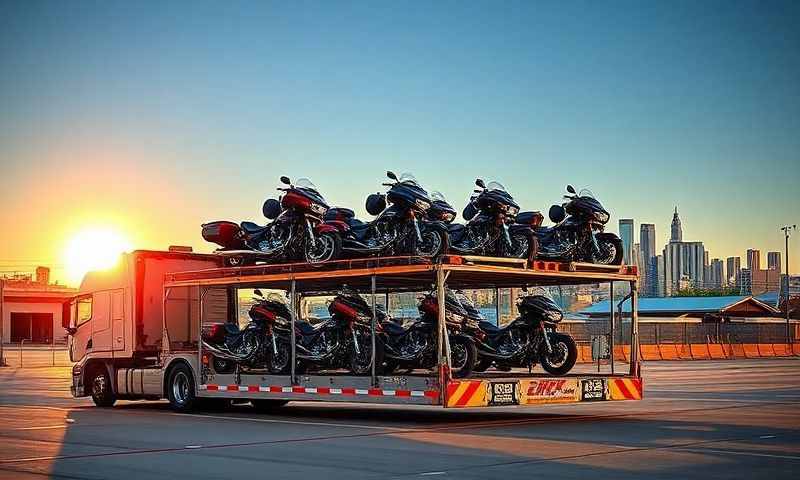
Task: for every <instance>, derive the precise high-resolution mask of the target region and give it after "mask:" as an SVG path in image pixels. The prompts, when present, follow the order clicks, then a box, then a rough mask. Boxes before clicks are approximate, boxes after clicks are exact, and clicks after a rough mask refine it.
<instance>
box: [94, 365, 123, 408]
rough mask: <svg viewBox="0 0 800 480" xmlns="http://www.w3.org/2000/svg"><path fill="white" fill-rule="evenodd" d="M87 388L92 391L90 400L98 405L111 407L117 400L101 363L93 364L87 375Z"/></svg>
mask: <svg viewBox="0 0 800 480" xmlns="http://www.w3.org/2000/svg"><path fill="white" fill-rule="evenodd" d="M88 379H89V388H91V391H92V401H94V404H95V405H97V406H98V407H111V406H113V405H114V402H116V401H117V397H116V395H114V389H113V388H112V387H111V379H110V378H109V377H108V372H107V371H106V369H105V367H104V366H103V365H97V366H95V367H94V368H93V369H92V370H91V372H90V374H89V376H88Z"/></svg>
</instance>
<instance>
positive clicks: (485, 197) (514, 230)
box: [440, 178, 536, 258]
mask: <svg viewBox="0 0 800 480" xmlns="http://www.w3.org/2000/svg"><path fill="white" fill-rule="evenodd" d="M475 185H477V186H478V187H479V188H478V189H476V190H475V195H473V196H472V198H471V199H470V202H469V203H468V204H467V206H466V207H465V208H464V211H463V213H462V215H463V217H464V219H465V220H467V223H466V224H465V225H462V224H457V223H456V224H449V225H448V234H449V235H450V250H451V251H452V252H455V253H459V254H469V255H489V256H498V257H512V258H532V257H533V255H534V254H535V253H536V246H535V239H534V235H533V229H532V227H533V226H532V225H528V224H521V223H518V222H516V221H515V220H516V217H517V213H518V212H519V205H517V203H516V202H515V201H514V199H513V197H511V195H510V194H509V193H508V191H507V190H506V188H505V187H504V186H503V185H502V184H500V183H498V182H489V184H488V185H486V184H484V182H483V180H481V179H480V178H479V179H477V180H476V181H475ZM451 210H452V207H451ZM440 211H441V213H440V215H442V216H443V217H444V216H449V211H447V210H446V209H444V208H441V209H440ZM451 220H452V219H451Z"/></svg>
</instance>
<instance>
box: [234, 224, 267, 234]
mask: <svg viewBox="0 0 800 480" xmlns="http://www.w3.org/2000/svg"><path fill="white" fill-rule="evenodd" d="M240 226H241V227H242V230H244V231H245V233H257V232H260V231H261V230H264V229H265V228H267V227H262V226H261V225H259V224H257V223H253V222H242V223H241V225H240Z"/></svg>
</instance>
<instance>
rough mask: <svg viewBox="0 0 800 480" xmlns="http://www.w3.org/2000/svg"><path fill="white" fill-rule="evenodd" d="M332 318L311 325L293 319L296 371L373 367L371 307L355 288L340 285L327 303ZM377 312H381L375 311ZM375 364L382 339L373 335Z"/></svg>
mask: <svg viewBox="0 0 800 480" xmlns="http://www.w3.org/2000/svg"><path fill="white" fill-rule="evenodd" d="M328 312H329V313H330V314H331V318H330V319H328V320H324V321H323V322H321V323H318V324H315V325H312V324H311V323H309V322H305V321H298V322H295V338H296V345H295V347H296V352H297V358H298V360H299V364H298V367H297V370H296V371H297V373H304V372H305V371H307V370H328V369H337V368H346V369H348V370H350V371H351V372H352V373H353V374H354V375H369V374H370V373H371V370H372V357H373V355H372V308H370V307H369V305H367V302H366V301H365V300H364V299H363V298H362V297H361V295H359V294H358V293H357V292H354V291H352V290H349V289H347V288H346V287H345V288H343V289H342V290H341V291H340V292H339V294H337V295H336V297H334V299H333V300H332V301H331V302H330V303H329V304H328ZM378 313H380V312H378ZM375 362H376V363H375V365H376V367H377V371H378V372H380V367H381V365H382V364H383V342H382V341H381V338H380V337H379V336H377V334H376V338H375Z"/></svg>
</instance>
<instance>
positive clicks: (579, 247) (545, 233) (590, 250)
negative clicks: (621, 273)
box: [518, 185, 622, 265]
mask: <svg viewBox="0 0 800 480" xmlns="http://www.w3.org/2000/svg"><path fill="white" fill-rule="evenodd" d="M567 192H569V195H564V198H565V199H566V200H567V202H565V203H564V204H563V205H553V206H552V207H550V211H549V212H548V213H549V216H550V221H552V222H553V223H554V226H553V227H543V226H540V227H538V228H536V229H535V230H534V233H535V235H536V238H537V239H538V241H539V251H538V252H537V258H539V259H542V260H555V261H559V262H589V263H596V264H601V265H620V264H621V263H622V240H620V238H619V237H618V236H616V235H614V234H613V233H606V232H603V228H604V226H605V224H606V223H608V220H609V218H610V215H609V213H608V212H607V211H606V210H605V209H604V208H603V206H602V205H601V204H600V202H599V201H597V200H596V199H595V198H594V197H593V196H592V195H591V192H588V191H587V190H583V191H581V193H580V194H576V193H575V189H574V188H573V187H572V185H567ZM537 216H538V217H539V218H541V214H539V212H525V215H524V218H526V219H527V218H532V217H537ZM521 217H523V215H522V214H520V218H521ZM518 220H519V218H518ZM519 221H522V220H519ZM539 223H541V220H539Z"/></svg>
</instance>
